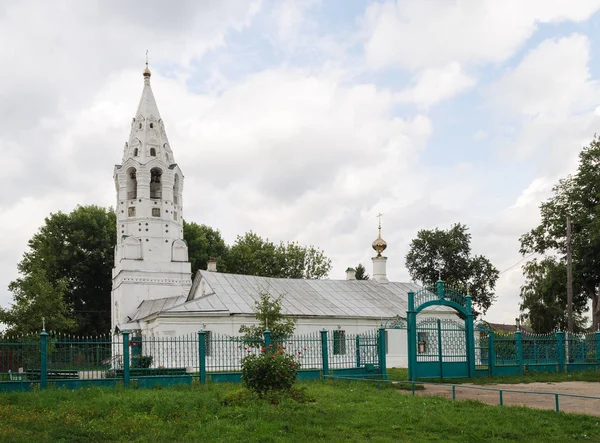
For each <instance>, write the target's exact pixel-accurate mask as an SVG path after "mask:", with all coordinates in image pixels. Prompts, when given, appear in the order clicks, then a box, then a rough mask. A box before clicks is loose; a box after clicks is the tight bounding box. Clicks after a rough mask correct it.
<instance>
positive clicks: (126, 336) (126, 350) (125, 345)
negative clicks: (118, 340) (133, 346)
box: [123, 331, 129, 388]
mask: <svg viewBox="0 0 600 443" xmlns="http://www.w3.org/2000/svg"><path fill="white" fill-rule="evenodd" d="M123 386H125V387H126V388H128V387H129V331H123Z"/></svg>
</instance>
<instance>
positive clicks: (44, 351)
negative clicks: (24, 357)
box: [40, 329, 48, 389]
mask: <svg viewBox="0 0 600 443" xmlns="http://www.w3.org/2000/svg"><path fill="white" fill-rule="evenodd" d="M47 386H48V333H47V332H46V330H45V329H42V332H41V333H40V389H46V387H47Z"/></svg>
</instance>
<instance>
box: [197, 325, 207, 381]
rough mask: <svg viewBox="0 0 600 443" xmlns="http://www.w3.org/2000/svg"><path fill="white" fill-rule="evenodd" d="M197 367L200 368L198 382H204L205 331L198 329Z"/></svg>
mask: <svg viewBox="0 0 600 443" xmlns="http://www.w3.org/2000/svg"><path fill="white" fill-rule="evenodd" d="M198 360H199V362H198V368H199V370H200V383H201V384H204V383H206V331H205V330H204V329H201V330H199V331H198Z"/></svg>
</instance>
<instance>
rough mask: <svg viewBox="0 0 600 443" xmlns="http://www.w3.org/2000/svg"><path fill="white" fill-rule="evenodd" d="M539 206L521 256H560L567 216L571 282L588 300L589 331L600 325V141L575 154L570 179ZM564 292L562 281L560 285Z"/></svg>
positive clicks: (595, 141) (524, 238) (523, 243)
mask: <svg viewBox="0 0 600 443" xmlns="http://www.w3.org/2000/svg"><path fill="white" fill-rule="evenodd" d="M552 192H553V195H552V196H551V197H550V198H549V199H548V200H547V201H545V202H544V203H542V204H541V205H540V215H541V222H540V224H539V225H538V226H537V227H536V228H534V229H532V230H531V231H530V232H528V233H526V234H524V235H523V236H521V239H520V240H521V248H520V252H521V254H523V255H525V254H531V253H539V254H546V255H556V254H558V255H560V256H561V257H563V256H564V255H565V254H566V250H567V244H566V239H567V235H566V234H567V216H570V217H571V223H572V255H573V279H574V281H579V282H580V284H579V289H578V290H579V293H576V292H575V289H576V288H574V292H573V298H574V299H576V298H577V297H580V296H581V295H582V294H585V297H587V298H588V299H591V300H592V327H593V329H594V330H597V329H598V326H599V325H600V306H599V304H598V293H599V291H600V141H599V140H598V139H597V138H596V137H595V136H594V139H593V140H592V142H591V143H590V145H589V146H586V147H584V148H583V150H582V151H581V152H580V154H579V166H578V169H577V172H576V173H575V174H574V175H570V176H568V177H566V178H564V179H562V180H560V181H559V182H558V184H557V185H556V186H555V187H554V188H553V190H552ZM564 285H565V291H566V280H565V282H564Z"/></svg>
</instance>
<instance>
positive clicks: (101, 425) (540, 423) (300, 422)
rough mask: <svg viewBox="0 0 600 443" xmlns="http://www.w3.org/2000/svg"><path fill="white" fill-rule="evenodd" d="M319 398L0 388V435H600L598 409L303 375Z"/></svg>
mask: <svg viewBox="0 0 600 443" xmlns="http://www.w3.org/2000/svg"><path fill="white" fill-rule="evenodd" d="M300 385H301V386H302V387H304V389H306V390H307V391H308V397H309V398H314V399H315V401H314V402H309V403H302V404H301V403H297V402H296V401H294V400H292V399H289V398H284V399H283V400H282V401H281V403H280V404H278V405H273V404H272V403H270V402H268V401H264V400H257V399H253V400H252V401H251V402H247V403H244V404H242V405H237V406H235V405H234V406H224V405H223V400H224V399H225V398H229V399H231V397H232V395H233V396H235V394H232V393H233V392H234V391H236V390H239V389H240V385H231V384H223V385H213V384H208V385H202V386H200V385H195V386H192V387H189V386H188V387H175V388H165V389H148V390H142V389H140V390H137V389H128V390H127V389H122V388H121V389H118V388H114V389H98V388H97V389H80V390H75V391H62V390H59V391H52V390H47V391H42V392H29V393H10V394H6V393H5V394H0V441H11V442H12V441H15V442H30V441H52V442H60V441H78V442H87V441H94V442H96V441H157V442H162V441H168V442H175V441H260V442H271V441H294V442H296V441H303V442H312V441H318V440H321V441H364V440H370V441H408V442H421V441H457V442H458V441H460V442H480V441H528V442H530V441H543V442H548V441H573V440H588V441H600V418H598V417H591V416H584V415H575V414H564V413H559V414H557V413H555V412H552V411H542V410H532V409H526V408H519V407H500V406H485V405H482V404H481V403H477V402H472V401H457V402H452V401H451V400H445V399H442V398H436V397H412V396H410V395H407V394H402V393H399V392H398V391H397V390H395V389H391V388H386V387H382V389H381V390H378V389H377V386H376V383H372V382H371V383H367V382H358V383H354V382H353V383H351V384H350V385H348V384H347V382H345V381H344V382H342V381H337V382H336V381H328V382H325V383H321V382H306V383H301V384H300Z"/></svg>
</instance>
